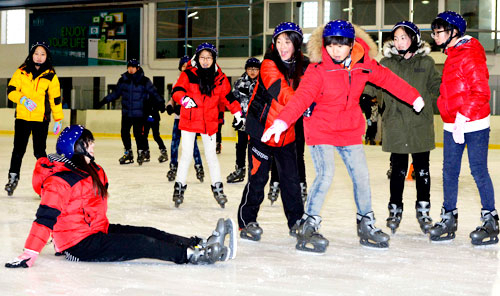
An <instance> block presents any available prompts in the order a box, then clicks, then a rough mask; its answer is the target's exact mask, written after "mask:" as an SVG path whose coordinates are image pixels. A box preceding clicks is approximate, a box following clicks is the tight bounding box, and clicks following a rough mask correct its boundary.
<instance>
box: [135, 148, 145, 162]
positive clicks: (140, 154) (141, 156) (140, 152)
mask: <svg viewBox="0 0 500 296" xmlns="http://www.w3.org/2000/svg"><path fill="white" fill-rule="evenodd" d="M145 161H146V152H145V151H143V150H137V163H138V164H139V165H142V163H144V162H145Z"/></svg>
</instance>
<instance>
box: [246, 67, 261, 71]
mask: <svg viewBox="0 0 500 296" xmlns="http://www.w3.org/2000/svg"><path fill="white" fill-rule="evenodd" d="M259 70H260V69H259V68H247V71H250V72H259Z"/></svg>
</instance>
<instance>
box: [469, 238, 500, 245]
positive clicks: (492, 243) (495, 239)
mask: <svg viewBox="0 0 500 296" xmlns="http://www.w3.org/2000/svg"><path fill="white" fill-rule="evenodd" d="M471 243H472V244H473V245H474V246H475V247H484V246H490V245H495V244H497V243H498V237H496V236H495V237H490V240H488V241H474V240H472V241H471Z"/></svg>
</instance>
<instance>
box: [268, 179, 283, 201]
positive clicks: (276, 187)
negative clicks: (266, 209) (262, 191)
mask: <svg viewBox="0 0 500 296" xmlns="http://www.w3.org/2000/svg"><path fill="white" fill-rule="evenodd" d="M279 195H280V183H279V182H273V184H271V186H269V193H268V194H267V198H268V199H269V200H270V201H271V205H273V203H274V202H275V201H277V200H278V196H279Z"/></svg>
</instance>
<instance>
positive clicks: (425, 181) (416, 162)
mask: <svg viewBox="0 0 500 296" xmlns="http://www.w3.org/2000/svg"><path fill="white" fill-rule="evenodd" d="M429 155H430V152H429V151H427V152H421V153H412V154H411V157H412V159H413V169H414V171H415V183H416V185H417V201H430V190H431V176H430V173H429ZM391 165H392V174H391V181H390V183H391V185H390V190H391V199H390V203H393V204H396V205H398V206H403V190H404V187H405V179H406V172H407V171H408V154H398V153H392V154H391Z"/></svg>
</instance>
